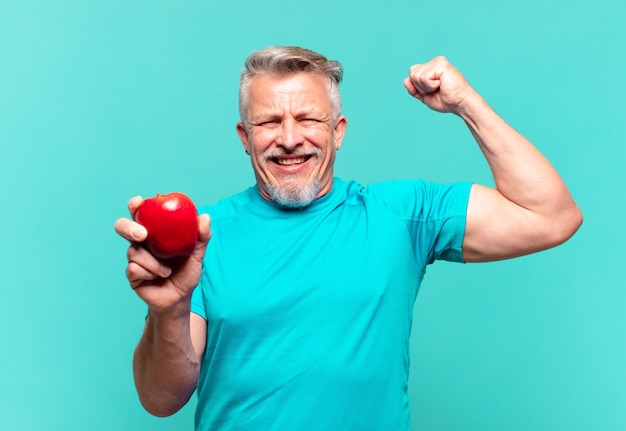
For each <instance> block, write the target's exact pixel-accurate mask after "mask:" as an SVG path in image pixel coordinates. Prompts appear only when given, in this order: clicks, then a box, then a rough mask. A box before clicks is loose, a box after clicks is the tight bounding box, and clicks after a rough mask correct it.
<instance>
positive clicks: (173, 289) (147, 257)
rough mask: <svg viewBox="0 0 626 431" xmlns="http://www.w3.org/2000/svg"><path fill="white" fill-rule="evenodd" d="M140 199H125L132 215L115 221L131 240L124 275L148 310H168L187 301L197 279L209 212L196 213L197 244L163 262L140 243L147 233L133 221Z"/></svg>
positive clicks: (141, 200) (203, 252) (205, 243)
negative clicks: (190, 250) (186, 251)
mask: <svg viewBox="0 0 626 431" xmlns="http://www.w3.org/2000/svg"><path fill="white" fill-rule="evenodd" d="M142 202H143V199H142V198H141V197H140V196H135V197H134V198H132V199H131V200H130V201H129V202H128V210H129V211H130V216H131V218H130V219H128V218H120V219H119V220H117V221H116V222H115V231H116V232H117V233H118V234H119V235H120V236H121V237H123V238H125V239H126V240H128V241H129V242H130V246H129V247H128V252H127V258H128V266H127V267H126V278H127V279H128V281H129V283H130V286H131V287H132V288H133V289H134V290H135V292H136V293H137V295H139V297H140V298H141V299H142V300H143V301H144V302H146V304H148V306H149V308H150V311H151V312H156V313H159V312H167V311H169V310H171V309H173V308H175V307H176V306H177V305H179V304H180V303H181V301H189V298H190V296H191V292H193V289H194V288H195V287H196V286H197V285H198V282H199V281H200V273H201V271H202V259H203V258H204V254H205V252H206V246H207V244H208V242H209V239H210V238H211V226H210V218H209V215H208V214H201V215H199V216H198V244H197V245H196V249H195V250H194V252H193V253H192V254H191V256H189V257H185V258H177V259H175V260H171V261H163V260H159V259H157V258H156V257H154V256H153V255H152V254H151V253H150V252H149V251H148V250H147V249H146V248H145V247H144V246H143V245H142V242H143V241H145V239H146V238H147V236H148V232H147V231H146V229H145V228H144V227H143V226H141V225H140V224H139V223H136V222H135V221H133V219H134V217H135V212H136V211H137V208H138V207H139V205H141V203H142Z"/></svg>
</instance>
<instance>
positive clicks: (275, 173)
mask: <svg viewBox="0 0 626 431" xmlns="http://www.w3.org/2000/svg"><path fill="white" fill-rule="evenodd" d="M329 85H330V81H329V80H328V78H326V77H325V76H323V75H320V74H313V73H304V72H301V73H296V74H292V75H287V76H274V75H268V74H260V75H256V76H254V77H253V78H252V81H251V83H250V88H249V98H248V106H247V108H246V111H245V112H246V118H245V122H241V123H238V124H237V133H238V134H239V138H240V139H241V142H242V143H243V146H244V148H245V149H246V152H247V153H248V154H250V157H251V160H252V166H253V168H254V173H255V176H256V180H257V184H258V186H259V190H260V192H261V195H262V196H263V197H264V198H265V199H267V200H270V201H276V202H278V203H280V204H283V205H287V206H293V207H301V206H305V205H308V204H309V203H310V202H311V201H312V200H313V199H315V198H318V197H321V196H323V195H325V194H326V193H328V192H329V191H330V189H331V187H332V180H333V164H334V162H335V153H336V151H337V150H338V149H339V147H340V146H341V141H342V140H343V136H344V133H345V130H346V125H347V120H346V118H345V117H343V116H339V117H337V118H334V116H333V109H332V105H331V102H330V98H329V92H328V90H329Z"/></svg>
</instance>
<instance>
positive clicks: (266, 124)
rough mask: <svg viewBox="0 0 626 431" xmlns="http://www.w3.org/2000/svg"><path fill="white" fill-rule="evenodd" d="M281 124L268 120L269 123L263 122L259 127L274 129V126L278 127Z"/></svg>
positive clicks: (277, 121)
mask: <svg viewBox="0 0 626 431" xmlns="http://www.w3.org/2000/svg"><path fill="white" fill-rule="evenodd" d="M279 124H280V121H279V120H267V121H261V122H260V123H259V126H263V127H273V126H277V125H279Z"/></svg>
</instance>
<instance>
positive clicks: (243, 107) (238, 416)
mask: <svg viewBox="0 0 626 431" xmlns="http://www.w3.org/2000/svg"><path fill="white" fill-rule="evenodd" d="M341 77H342V68H341V65H340V64H339V63H338V62H336V61H331V60H328V59H326V58H325V57H324V56H322V55H320V54H318V53H315V52H313V51H310V50H307V49H303V48H299V47H269V48H267V49H264V50H261V51H258V52H255V53H253V54H252V55H251V56H250V57H249V58H248V59H247V61H246V66H245V70H244V72H243V73H242V76H241V86H240V115H241V122H239V123H238V124H237V127H236V129H237V134H238V135H239V138H240V140H241V142H242V144H243V147H244V149H245V151H246V153H247V154H248V155H249V156H250V159H251V162H252V168H253V170H254V174H255V177H256V185H255V186H252V187H250V188H249V189H247V190H244V191H242V192H241V193H238V194H236V195H234V196H231V197H228V198H225V199H223V200H222V201H220V202H218V203H217V204H215V205H211V206H206V207H201V209H200V213H201V215H200V216H199V218H198V224H199V232H200V234H199V242H198V246H197V248H196V250H195V251H194V253H193V254H192V255H191V256H190V257H189V258H187V259H185V260H184V261H182V262H178V263H177V264H176V265H170V264H169V263H168V262H167V261H159V260H158V259H156V258H155V257H154V256H152V255H151V254H150V253H149V252H148V251H147V249H146V248H144V247H143V246H142V244H141V243H142V241H143V240H145V238H146V231H145V229H143V228H142V227H141V226H140V225H138V224H136V223H134V222H133V221H132V220H131V219H126V218H123V219H120V220H118V221H117V223H116V226H115V227H116V230H117V232H118V233H119V234H120V235H121V236H123V237H124V238H126V239H128V240H129V241H130V242H131V245H130V247H129V249H128V260H129V263H128V267H127V269H126V274H127V278H128V280H129V282H130V284H131V286H132V287H133V289H134V290H135V292H136V293H137V294H138V295H139V296H140V297H141V299H142V300H144V301H145V302H146V304H147V305H148V310H149V311H148V317H147V320H146V324H145V329H144V333H143V336H142V338H141V340H140V342H139V344H138V346H137V349H136V352H135V356H134V361H133V365H134V375H135V382H136V387H137V391H138V393H139V396H140V399H141V402H142V404H143V405H144V407H145V408H146V409H147V410H148V411H149V412H151V413H153V414H155V415H158V416H165V415H171V414H173V413H175V412H176V411H178V410H179V409H180V408H181V407H182V406H183V405H185V404H186V403H187V401H188V400H189V399H190V397H191V396H192V394H193V393H194V391H195V390H196V389H197V396H198V405H197V412H196V429H197V430H250V431H259V430H263V431H269V430H280V431H303V430H316V431H318V430H342V431H346V430H359V431H363V430H377V431H380V430H394V431H399V430H410V418H409V404H408V396H407V382H408V372H409V333H410V328H411V321H412V312H413V305H414V301H415V297H416V295H417V291H418V289H419V285H420V283H421V280H422V278H423V276H424V272H425V268H426V266H427V265H428V264H430V263H432V262H433V261H435V260H437V259H445V260H449V261H457V262H480V261H492V260H499V259H506V258H512V257H515V256H521V255H524V254H528V253H533V252H537V251H540V250H544V249H547V248H550V247H554V246H556V245H558V244H561V243H562V242H564V241H566V240H567V239H568V238H569V237H570V236H571V235H573V234H574V232H575V231H576V230H577V229H578V227H579V225H580V223H581V221H582V216H581V213H580V210H579V209H578V207H577V205H576V204H575V203H574V201H573V199H572V197H571V196H570V193H569V192H568V189H567V187H566V185H565V184H564V183H563V181H562V180H561V178H560V176H559V175H558V173H557V172H556V171H555V169H554V168H553V167H552V166H551V164H550V163H549V162H548V161H547V160H546V159H545V158H544V157H543V156H542V155H541V154H540V152H539V151H538V150H537V149H536V148H535V147H534V146H533V145H532V144H531V143H530V142H528V141H527V140H526V139H525V138H524V137H523V136H522V135H520V134H519V133H517V132H516V131H515V130H514V129H513V128H511V127H510V126H509V125H508V124H507V123H506V122H505V121H504V120H503V119H502V118H500V117H499V116H498V115H497V114H496V113H495V112H494V111H493V110H492V109H491V108H490V107H489V105H488V104H487V103H486V102H485V101H484V100H483V99H482V97H481V96H480V95H479V94H478V93H477V92H476V91H475V90H474V89H473V88H472V87H471V86H470V85H469V84H468V82H467V81H466V80H465V78H464V77H463V75H462V74H461V73H460V72H459V71H458V70H457V69H456V68H455V67H453V66H452V65H451V64H450V63H449V62H448V61H447V60H446V59H445V58H443V57H437V58H435V59H433V60H431V61H429V62H427V63H425V64H417V65H414V66H412V67H411V68H410V73H409V76H408V77H407V78H406V79H405V80H404V86H405V87H406V89H407V91H408V92H409V94H410V95H411V96H413V97H415V98H416V99H418V100H419V101H421V102H422V103H423V104H425V105H426V106H428V107H429V108H430V109H433V110H435V111H438V112H445V113H454V114H456V115H457V116H458V117H460V118H461V119H462V120H463V121H465V123H466V124H467V126H468V128H469V130H470V132H471V134H472V135H473V137H474V139H475V140H476V142H477V143H478V145H479V147H480V149H481V150H482V152H483V154H484V156H485V157H486V159H487V162H488V163H489V166H490V168H491V170H492V172H493V176H494V179H495V184H496V186H495V188H489V187H485V186H481V185H478V184H470V183H451V184H445V185H440V184H433V183H429V182H426V181H422V180H415V181H390V182H382V183H375V184H369V185H362V184H359V183H358V182H355V181H344V180H342V179H339V178H336V177H335V176H334V172H333V167H334V162H335V157H336V152H337V150H339V148H340V147H341V144H342V141H343V138H344V135H345V132H346V127H347V120H346V117H345V116H343V115H342V111H341V96H340V92H339V83H340V81H341ZM141 201H142V199H141V197H135V198H133V199H131V200H130V202H129V210H130V213H131V216H132V215H134V212H135V210H136V208H137V206H138V205H139V204H140V203H141ZM209 215H210V219H209Z"/></svg>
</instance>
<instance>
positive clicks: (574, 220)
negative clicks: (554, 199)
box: [548, 203, 583, 247]
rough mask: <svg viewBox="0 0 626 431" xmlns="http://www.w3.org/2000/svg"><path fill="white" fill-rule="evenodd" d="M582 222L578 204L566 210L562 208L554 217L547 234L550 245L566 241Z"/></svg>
mask: <svg viewBox="0 0 626 431" xmlns="http://www.w3.org/2000/svg"><path fill="white" fill-rule="evenodd" d="M582 223H583V214H582V211H581V210H580V208H579V207H578V205H576V204H574V203H573V204H572V206H571V207H570V208H568V209H566V210H562V211H561V212H560V213H559V214H558V216H557V217H555V219H554V221H553V223H552V228H551V229H550V230H551V232H550V234H549V235H548V237H549V238H550V242H552V243H553V244H552V246H554V247H555V246H558V245H561V244H563V243H564V242H566V241H568V240H569V239H570V238H571V237H572V236H574V234H575V233H576V232H577V231H578V229H580V226H581V225H582Z"/></svg>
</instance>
